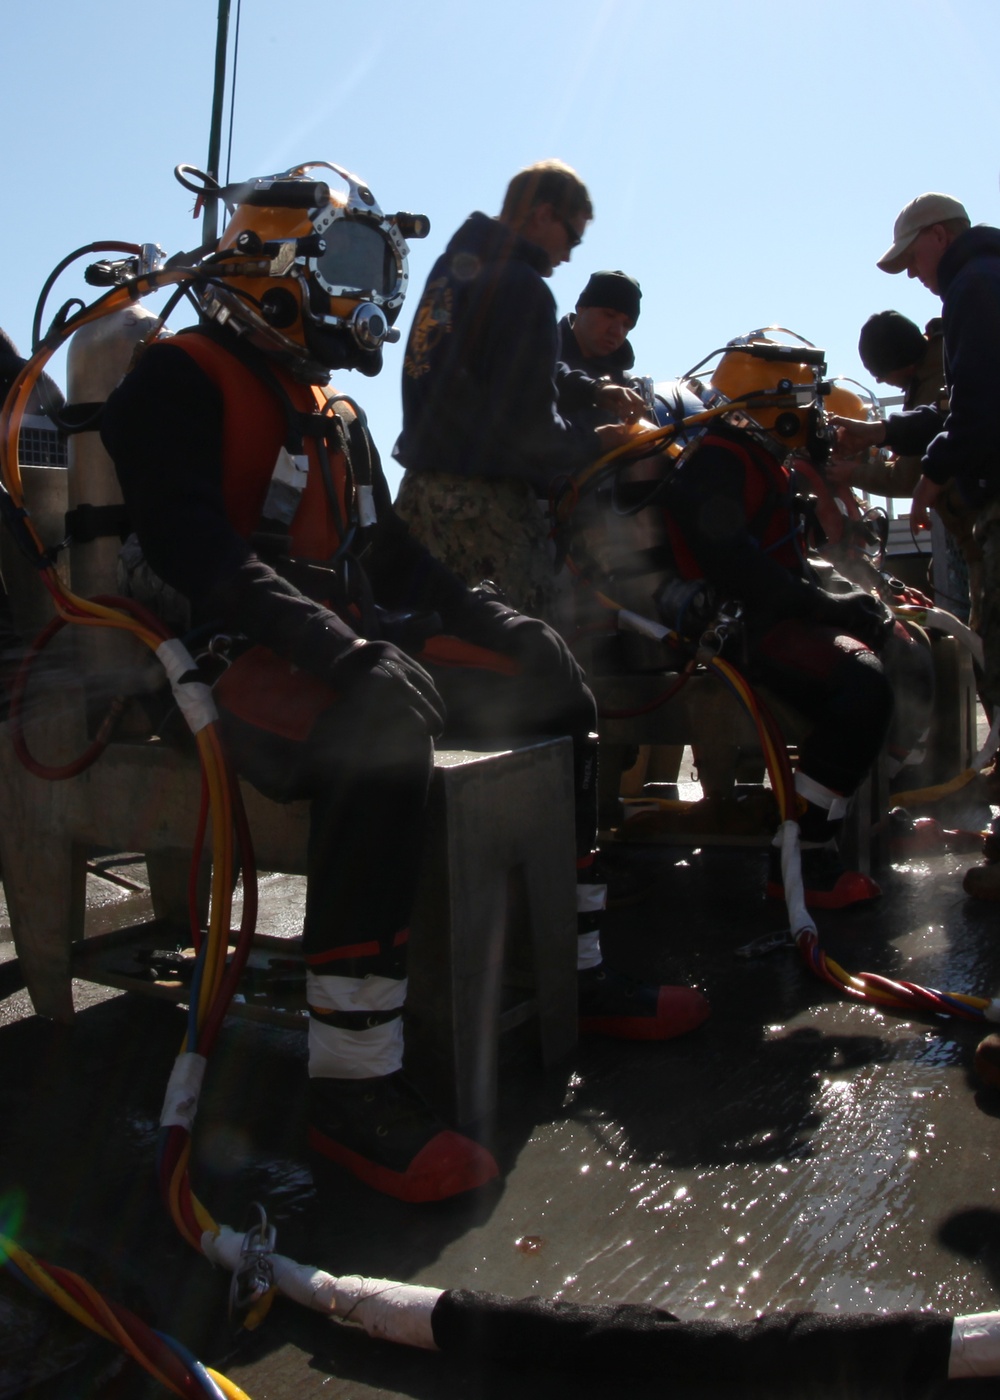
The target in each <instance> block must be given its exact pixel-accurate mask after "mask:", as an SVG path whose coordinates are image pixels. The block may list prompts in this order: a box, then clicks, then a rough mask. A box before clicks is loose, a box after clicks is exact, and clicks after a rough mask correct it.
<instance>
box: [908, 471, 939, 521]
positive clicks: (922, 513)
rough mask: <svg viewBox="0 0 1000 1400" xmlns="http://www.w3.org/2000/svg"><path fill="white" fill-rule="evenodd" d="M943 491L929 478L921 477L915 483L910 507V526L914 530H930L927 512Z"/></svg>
mask: <svg viewBox="0 0 1000 1400" xmlns="http://www.w3.org/2000/svg"><path fill="white" fill-rule="evenodd" d="M943 490H944V487H943V486H939V485H938V484H937V482H936V481H931V479H930V477H929V476H922V477H921V478H920V480H919V481H918V482H917V489H916V490H915V491H914V493H913V504H912V505H911V506H910V524H911V525H912V526H913V528H914V529H915V530H929V529H930V528H931V518H930V516H929V515H928V514H927V512H928V511H929V510H930V508H931V506H932V505H933V504H934V502H935V501H936V500H937V498H938V496H940V494H941V492H942V491H943Z"/></svg>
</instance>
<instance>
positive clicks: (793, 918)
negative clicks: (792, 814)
mask: <svg viewBox="0 0 1000 1400" xmlns="http://www.w3.org/2000/svg"><path fill="white" fill-rule="evenodd" d="M773 844H774V845H775V846H778V847H780V849H781V881H782V884H783V885H784V888H785V905H786V906H787V909H788V921H789V928H790V929H791V930H792V933H793V935H798V934H800V933H806V932H812V933H815V932H816V925H815V923H814V922H813V920H812V919H811V918H810V917H809V915H808V914H807V913H806V896H805V890H804V888H803V885H802V853H801V849H800V846H799V824H798V822H782V823H781V826H780V827H779V828H778V834H777V836H776V837H775V838H774V842H773Z"/></svg>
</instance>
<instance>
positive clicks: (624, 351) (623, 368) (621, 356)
mask: <svg viewBox="0 0 1000 1400" xmlns="http://www.w3.org/2000/svg"><path fill="white" fill-rule="evenodd" d="M575 320H576V317H575V316H574V315H573V314H572V313H571V314H570V315H568V316H564V317H563V318H562V320H561V321H560V322H559V359H560V361H561V362H562V363H563V364H564V365H566V367H567V368H568V369H579V370H583V372H584V374H591V375H593V376H594V378H595V379H600V378H602V377H603V376H604V375H609V376H610V377H611V379H613V380H614V382H615V383H616V384H627V383H628V377H629V376H628V372H629V370H630V369H631V368H632V366H633V365H634V364H635V352H634V351H633V349H632V346H631V344H630V343H629V341H627V340H625V341H623V342H622V343H621V345H619V347H618V349H617V350H614V351H612V353H611V354H610V355H591V356H589V357H588V356H587V355H585V354H584V353H583V351H582V350H581V349H580V346H579V343H578V342H577V338H576V336H575V335H574V334H573V323H574V321H575Z"/></svg>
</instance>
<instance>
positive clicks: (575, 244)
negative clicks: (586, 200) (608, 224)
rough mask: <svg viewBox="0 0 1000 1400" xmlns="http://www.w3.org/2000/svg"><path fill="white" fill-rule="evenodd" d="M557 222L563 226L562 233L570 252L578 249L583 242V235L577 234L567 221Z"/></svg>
mask: <svg viewBox="0 0 1000 1400" xmlns="http://www.w3.org/2000/svg"><path fill="white" fill-rule="evenodd" d="M559 222H560V223H561V224H562V226H563V232H564V233H565V235H566V242H567V243H568V244H569V250H570V252H572V251H573V249H574V248H579V246H580V244H581V243H582V242H583V234H582V233H577V231H576V229H575V228H574V227H573V225H572V224H571V223H570V221H569V220H568V219H560V220H559Z"/></svg>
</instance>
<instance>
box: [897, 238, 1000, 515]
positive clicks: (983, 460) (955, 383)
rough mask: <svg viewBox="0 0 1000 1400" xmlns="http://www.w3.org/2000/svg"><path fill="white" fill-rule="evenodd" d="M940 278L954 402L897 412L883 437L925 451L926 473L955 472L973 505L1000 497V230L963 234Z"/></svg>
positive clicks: (941, 478)
mask: <svg viewBox="0 0 1000 1400" xmlns="http://www.w3.org/2000/svg"><path fill="white" fill-rule="evenodd" d="M938 281H939V284H940V287H941V297H942V314H943V320H944V353H945V369H946V372H947V376H948V384H949V388H950V391H951V399H950V406H949V409H948V411H947V413H945V412H943V411H942V410H941V409H940V408H937V407H935V406H933V405H927V406H925V407H923V408H916V409H914V410H913V411H912V412H911V413H899V414H894V415H893V416H892V417H891V418H890V419H889V420H888V424H887V431H886V439H885V440H886V443H887V444H888V446H889V447H891V448H892V449H893V450H894V451H896V452H902V453H907V454H909V453H920V452H922V453H923V461H922V463H921V469H922V471H923V473H924V475H925V476H928V477H930V479H931V480H932V481H936V482H938V483H939V484H943V483H944V482H946V481H948V480H949V478H951V477H954V479H955V484H956V485H957V487H958V489H959V491H960V492H961V494H962V496H963V497H964V498H965V500H966V501H967V502H968V504H969V505H970V506H980V505H982V504H983V503H984V502H986V501H988V500H991V499H992V498H993V497H994V496H997V495H1000V413H998V405H1000V229H995V228H990V227H988V226H987V225H985V224H980V225H978V226H977V227H976V228H972V229H969V230H967V232H965V233H962V234H959V236H958V237H957V238H956V239H955V241H954V242H953V243H951V244H949V246H948V247H947V248H946V249H945V251H944V255H943V257H942V258H941V262H940V264H939V265H938Z"/></svg>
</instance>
